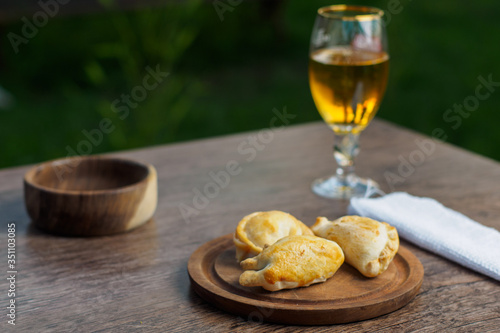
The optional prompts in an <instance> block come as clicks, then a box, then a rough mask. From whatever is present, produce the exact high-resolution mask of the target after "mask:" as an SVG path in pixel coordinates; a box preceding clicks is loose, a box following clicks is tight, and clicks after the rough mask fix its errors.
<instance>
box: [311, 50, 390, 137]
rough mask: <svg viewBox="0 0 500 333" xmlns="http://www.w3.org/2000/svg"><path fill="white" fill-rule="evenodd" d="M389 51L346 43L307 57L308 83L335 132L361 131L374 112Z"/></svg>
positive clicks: (381, 91)
mask: <svg viewBox="0 0 500 333" xmlns="http://www.w3.org/2000/svg"><path fill="white" fill-rule="evenodd" d="M388 74H389V55H388V54H387V53H386V52H373V51H367V50H356V49H352V48H350V47H346V46H339V47H334V48H328V49H319V50H317V51H314V52H313V53H311V55H310V58H309V83H310V87H311V93H312V96H313V99H314V102H315V104H316V107H317V109H318V111H319V113H320V114H321V116H322V117H323V119H324V121H325V122H326V123H327V124H328V125H330V127H331V128H332V129H333V130H334V131H335V132H336V133H339V134H343V133H358V132H360V131H362V130H363V129H364V128H365V127H366V126H367V125H368V123H369V122H370V120H371V119H372V118H373V116H375V113H376V112H377V110H378V108H379V106H380V102H381V101H382V97H383V96H384V93H385V88H386V85H387V76H388Z"/></svg>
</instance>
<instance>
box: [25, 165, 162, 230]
mask: <svg viewBox="0 0 500 333" xmlns="http://www.w3.org/2000/svg"><path fill="white" fill-rule="evenodd" d="M157 182H158V180H157V176H156V170H155V168H154V167H153V166H152V165H147V164H142V163H139V162H136V161H132V160H126V159H121V158H113V157H103V156H92V157H75V158H67V159H61V160H55V161H51V162H47V163H43V164H41V165H38V166H36V167H34V168H33V169H31V170H30V171H28V172H27V173H26V175H25V176H24V198H25V203H26V208H27V210H28V214H29V215H30V217H31V218H32V220H33V222H34V224H35V225H36V226H37V227H39V228H40V229H43V230H45V231H48V232H50V233H55V234H59V235H68V236H102V235H111V234H116V233H121V232H125V231H128V230H131V229H134V228H136V227H138V226H140V225H142V224H144V223H145V222H147V221H148V220H149V219H150V218H151V217H152V216H153V214H154V211H155V209H156V204H157V200H158V187H157Z"/></svg>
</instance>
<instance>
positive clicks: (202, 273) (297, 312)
mask: <svg viewBox="0 0 500 333" xmlns="http://www.w3.org/2000/svg"><path fill="white" fill-rule="evenodd" d="M235 256H236V251H235V247H234V244H233V234H228V235H226V236H222V237H219V238H216V239H214V240H212V241H210V242H207V243H205V244H203V245H202V246H201V247H199V248H198V249H197V250H196V251H195V252H194V253H193V254H192V255H191V257H190V259H189V262H188V272H189V277H190V280H191V283H192V285H193V288H194V290H195V291H196V293H197V294H198V295H200V296H201V297H202V298H203V299H205V300H206V301H207V302H209V303H211V304H214V305H215V306H217V307H218V308H220V309H222V310H225V311H228V312H231V313H235V314H237V315H240V316H243V317H248V316H250V315H251V314H252V313H253V312H255V311H256V309H259V311H261V312H264V313H266V314H267V315H266V317H265V318H263V319H264V320H265V321H269V322H275V323H280V324H292V325H328V324H342V323H350V322H354V321H360V320H365V319H370V318H374V317H378V316H381V315H384V314H387V313H389V312H392V311H395V310H397V309H399V308H401V307H403V306H404V305H406V304H407V303H408V302H409V301H411V300H412V299H413V298H414V297H415V295H416V294H417V292H418V290H419V288H420V285H421V284H422V279H423V276H424V269H423V267H422V264H421V263H420V261H419V260H418V259H417V258H416V257H415V256H414V255H413V254H412V253H411V252H410V251H409V250H407V249H406V248H404V247H401V248H400V249H399V252H398V254H397V255H396V257H395V258H394V260H393V262H392V263H391V264H390V266H389V268H388V269H387V271H385V272H384V273H383V274H382V275H380V276H378V277H376V278H366V277H364V276H363V275H361V274H360V273H359V272H358V271H357V270H356V269H354V268H353V267H351V266H349V265H347V264H344V265H342V266H341V267H340V269H339V270H338V271H337V272H336V273H335V275H334V276H333V277H332V278H330V279H328V280H327V281H326V282H324V283H319V284H315V285H312V286H309V287H307V288H297V289H292V290H282V291H278V292H269V291H266V290H264V289H262V288H260V287H253V288H250V287H243V286H241V285H240V284H239V277H240V275H241V274H242V273H243V270H242V269H241V268H240V266H239V264H238V262H237V261H236V259H235Z"/></svg>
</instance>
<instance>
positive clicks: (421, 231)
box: [349, 192, 500, 281]
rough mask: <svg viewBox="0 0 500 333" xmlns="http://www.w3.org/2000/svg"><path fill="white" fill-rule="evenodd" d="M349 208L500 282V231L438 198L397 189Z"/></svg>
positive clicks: (363, 199) (403, 236)
mask: <svg viewBox="0 0 500 333" xmlns="http://www.w3.org/2000/svg"><path fill="white" fill-rule="evenodd" d="M349 210H350V213H351V214H357V215H361V216H366V217H370V218H373V219H375V220H378V221H384V222H387V223H389V224H390V225H393V226H395V227H396V229H398V233H399V235H400V236H401V237H402V238H405V239H406V240H408V241H410V242H412V243H415V244H417V245H419V246H421V247H422V248H424V249H427V250H429V251H432V252H434V253H436V254H439V255H441V256H443V257H445V258H448V259H450V260H452V261H454V262H456V263H458V264H460V265H463V266H465V267H467V268H470V269H473V270H475V271H478V272H480V273H483V274H484V275H487V276H489V277H492V278H494V279H496V280H498V281H500V232H498V231H497V230H495V229H493V228H488V227H486V226H484V225H481V224H479V223H477V222H475V221H473V220H471V219H470V218H468V217H467V216H465V215H463V214H461V213H459V212H456V211H454V210H452V209H450V208H447V207H445V206H443V205H442V204H441V203H439V202H438V201H436V200H434V199H431V198H421V197H415V196H412V195H409V194H408V193H403V192H395V193H391V194H387V195H385V196H383V197H380V198H353V199H351V204H350V207H349Z"/></svg>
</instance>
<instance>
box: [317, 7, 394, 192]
mask: <svg viewBox="0 0 500 333" xmlns="http://www.w3.org/2000/svg"><path fill="white" fill-rule="evenodd" d="M383 15H384V12H383V11H382V10H380V9H377V8H373V7H364V6H350V5H335V6H328V7H323V8H320V9H319V10H318V14H317V16H316V22H315V23H314V28H313V32H312V36H311V45H310V52H309V85H310V88H311V94H312V96H313V99H314V103H315V104H316V108H317V109H318V111H319V113H320V114H321V117H322V118H323V120H324V121H325V122H326V123H327V124H328V125H329V126H330V127H331V129H332V130H333V132H334V135H335V145H334V157H335V160H336V161H337V165H338V166H337V170H336V173H335V175H333V176H331V177H327V178H322V179H317V180H315V181H314V182H313V184H312V190H313V191H314V193H316V194H318V195H320V196H323V197H327V198H351V197H359V196H364V195H365V193H366V191H367V188H368V187H369V186H371V187H375V188H377V187H378V185H377V184H376V183H375V182H374V181H372V180H368V179H363V178H360V177H358V176H356V174H355V173H354V157H355V156H356V155H357V154H358V152H359V146H358V142H359V135H360V133H361V131H363V129H365V127H366V126H368V124H369V123H370V121H371V120H372V118H373V117H374V115H375V113H376V112H377V110H378V108H379V106H380V102H381V101H382V97H383V96H384V93H385V88H386V85H387V77H388V74H389V54H388V50H387V35H386V31H385V25H384V22H383V19H382V17H383Z"/></svg>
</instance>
